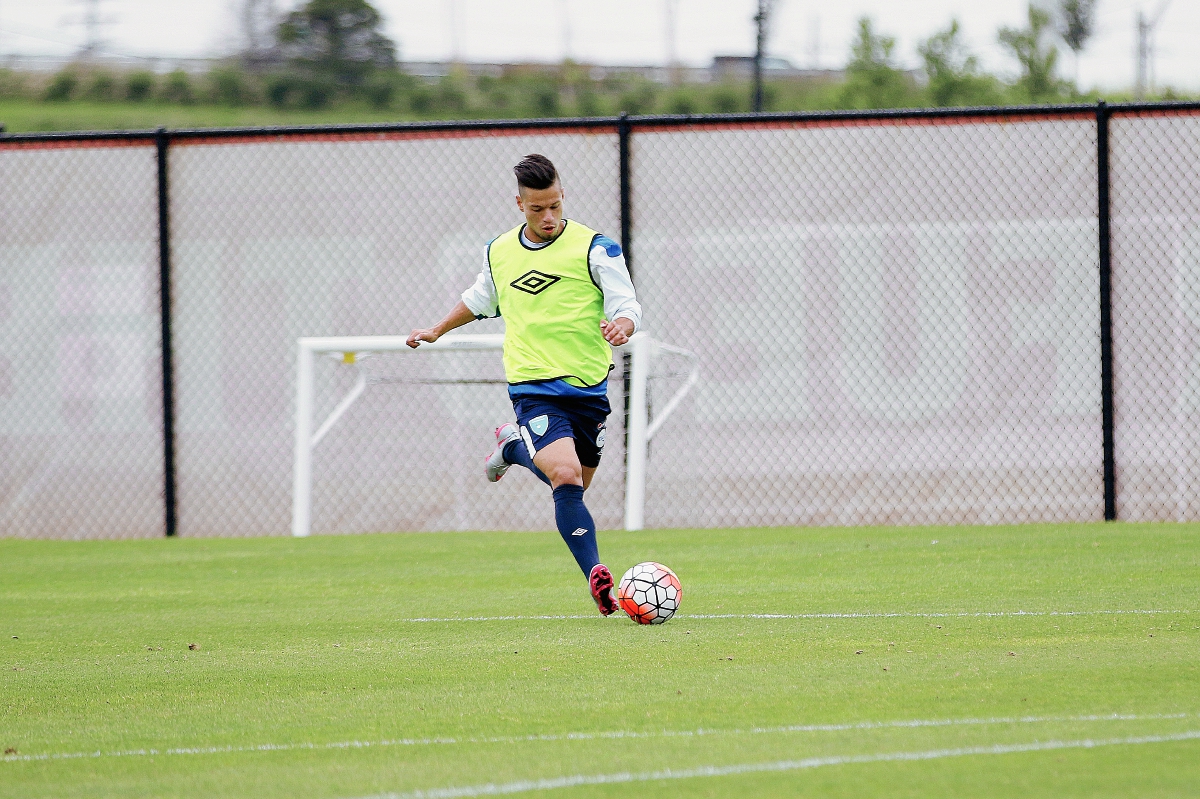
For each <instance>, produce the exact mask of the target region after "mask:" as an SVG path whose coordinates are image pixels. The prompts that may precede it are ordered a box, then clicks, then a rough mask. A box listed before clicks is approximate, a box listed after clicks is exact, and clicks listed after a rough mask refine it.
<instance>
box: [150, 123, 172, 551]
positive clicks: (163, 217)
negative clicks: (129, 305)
mask: <svg viewBox="0 0 1200 799" xmlns="http://www.w3.org/2000/svg"><path fill="white" fill-rule="evenodd" d="M154 138H155V145H156V149H157V152H158V291H159V307H160V321H161V334H162V381H163V382H162V403H163V505H164V507H165V510H166V527H167V535H168V536H174V535H175V533H176V532H177V528H176V515H175V369H174V363H173V361H172V358H171V195H170V191H169V188H170V187H169V185H168V171H167V154H168V150H169V148H170V146H171V137H170V136H169V135H168V134H167V130H166V128H159V129H158V133H157V134H156V135H155V137H154Z"/></svg>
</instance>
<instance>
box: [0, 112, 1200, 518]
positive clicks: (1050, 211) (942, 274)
mask: <svg viewBox="0 0 1200 799" xmlns="http://www.w3.org/2000/svg"><path fill="white" fill-rule="evenodd" d="M1197 111H1198V109H1196V108H1193V107H1191V106H1178V107H1153V106H1141V107H1137V106H1120V107H1116V108H1113V109H1105V108H1100V109H1087V108H1082V109H1081V108H1070V109H1052V110H1044V111H1012V110H1011V109H1010V110H1006V111H1004V112H978V113H970V112H964V113H957V114H953V113H951V114H947V113H938V114H922V113H920V112H910V113H904V114H874V115H871V114H865V115H861V114H860V115H855V114H840V115H839V114H823V115H797V116H787V117H784V116H779V117H746V118H741V119H720V118H698V119H697V118H693V119H687V120H684V119H672V118H651V117H639V118H634V119H632V120H592V121H586V122H585V121H579V122H575V123H557V124H552V123H540V124H528V123H521V124H509V125H506V124H495V123H463V124H458V125H455V124H445V125H429V126H411V125H410V126H395V127H391V128H373V129H329V130H320V131H311V130H310V131H284V132H279V131H253V130H246V131H236V132H207V133H206V132H173V133H169V134H164V135H160V136H159V137H158V138H157V139H156V137H155V136H154V135H152V134H150V135H132V134H130V135H123V136H94V137H86V136H51V135H47V136H36V135H27V136H7V137H3V138H0V187H2V189H0V535H4V536H18V537H36V538H130V537H153V536H160V535H163V534H164V532H165V531H166V529H167V527H166V525H167V522H166V521H165V520H166V518H167V513H166V503H167V498H168V497H170V496H171V494H172V491H168V490H167V489H166V487H167V486H168V485H169V486H171V487H172V490H173V494H174V517H175V522H174V523H175V531H176V532H177V533H178V534H179V535H183V536H218V535H283V534H287V532H288V531H289V527H290V513H291V485H292V483H291V479H292V446H293V430H294V427H293V414H294V403H295V360H296V352H295V349H296V348H295V341H296V338H298V337H300V336H331V335H374V334H392V335H402V334H406V333H407V332H408V331H409V330H410V329H411V328H413V327H418V326H426V325H429V324H432V323H433V322H434V321H436V320H437V319H438V318H440V317H441V316H442V315H443V314H444V313H445V311H446V310H447V309H448V308H449V307H450V306H451V305H452V304H453V303H454V302H455V301H456V300H457V297H458V294H459V293H460V292H461V291H462V289H464V288H465V287H466V286H467V285H469V284H470V282H471V281H472V280H473V279H474V277H475V275H476V274H477V273H478V272H479V270H480V269H481V268H484V266H485V263H486V260H485V248H486V245H487V242H488V241H489V240H490V239H491V238H494V237H495V236H496V235H498V234H499V233H501V232H503V231H504V230H507V229H509V228H511V227H513V226H514V225H516V224H517V223H518V222H519V221H520V216H519V215H518V212H517V209H516V207H515V203H514V201H513V194H514V186H513V178H512V174H511V167H512V165H513V164H515V163H516V162H517V160H519V159H520V158H521V157H522V156H523V155H525V154H527V153H530V152H542V153H545V154H546V155H548V156H550V157H551V158H552V159H553V160H554V161H555V162H556V164H557V165H558V167H559V169H560V172H561V174H562V176H563V183H564V189H565V192H566V204H567V215H568V217H570V218H575V219H578V220H579V221H580V222H583V223H585V224H587V225H589V226H591V227H594V228H596V229H598V230H601V231H603V232H606V233H608V234H609V235H610V236H612V237H613V238H622V239H623V240H624V243H625V244H626V245H627V250H628V255H629V256H630V262H631V267H632V272H633V278H634V282H635V284H636V285H637V288H638V291H639V299H640V300H641V302H642V304H643V307H644V310H645V324H646V329H647V330H648V331H649V332H650V333H651V334H652V335H654V336H655V337H656V338H659V339H661V340H663V341H666V342H668V343H671V344H675V345H678V346H682V347H686V348H688V349H690V350H693V351H694V352H695V353H696V354H697V355H698V356H699V360H700V370H701V371H700V375H701V378H700V382H699V384H698V385H697V387H696V388H695V389H694V390H693V392H692V393H691V394H690V395H689V397H688V399H687V400H685V402H684V403H683V405H682V406H681V407H680V409H679V411H678V412H677V415H676V416H675V417H673V418H672V419H670V420H669V421H668V422H667V424H666V425H665V426H664V427H663V428H662V430H661V432H660V433H659V435H658V436H657V437H656V438H655V439H654V441H653V442H652V443H651V447H650V455H649V464H648V481H647V490H646V522H647V525H648V526H650V527H706V526H756V525H787V524H942V523H944V524H952V523H1005V522H1031V521H1082V520H1098V519H1103V518H1105V517H1106V515H1107V516H1109V517H1112V516H1113V515H1114V512H1115V515H1116V517H1117V518H1122V519H1130V520H1148V519H1174V520H1195V519H1198V518H1200V499H1197V498H1196V497H1195V493H1196V492H1195V490H1194V487H1195V486H1197V485H1200V466H1198V465H1197V458H1198V456H1200V434H1198V433H1197V430H1196V428H1197V424H1196V423H1197V421H1200V344H1198V343H1197V342H1200V155H1197V153H1200V147H1197V145H1198V144H1200V114H1198V113H1197ZM156 145H162V146H159V147H156ZM167 145H169V146H167ZM160 159H162V160H161V162H160ZM160 163H161V166H163V167H164V169H163V170H162V171H161V173H160V171H159V166H160ZM160 192H161V195H160ZM160 196H162V197H165V198H166V200H167V202H166V205H162V206H160V204H159V198H160ZM623 198H624V199H625V200H627V201H628V202H623ZM160 231H166V238H165V240H162V239H160V235H161V233H160ZM164 241H165V243H166V244H167V245H169V246H168V247H166V248H163V247H161V246H160V245H161V244H163V243H164ZM164 258H165V260H164ZM164 263H165V264H166V266H167V269H165V270H163V269H162V266H163V265H164ZM164 278H165V281H164ZM1109 281H1111V282H1110V283H1109ZM1110 285H1111V291H1109V286H1110ZM167 287H169V289H170V294H169V295H165V294H164V291H163V290H164V288H167ZM164 296H169V303H168V304H167V305H166V306H165V309H164V306H163V304H162V298H163V297H164ZM164 310H165V311H166V312H165V313H164ZM1109 310H1111V315H1110V314H1109ZM1110 320H1111V323H1110ZM473 329H474V331H475V332H500V331H502V330H503V322H502V320H499V319H497V320H486V321H482V322H476V323H475V324H474V326H473ZM163 331H165V332H166V336H167V340H168V341H169V343H170V352H171V354H172V357H171V359H170V362H169V364H168V367H169V368H167V369H166V371H165V372H164V359H163V357H162V354H163V341H164V338H163ZM1110 343H1111V346H1109V344H1110ZM362 368H363V369H364V370H365V373H366V374H367V375H368V377H369V381H368V382H369V384H370V385H369V387H368V389H367V391H366V393H365V394H364V395H363V398H362V399H361V400H360V401H359V403H358V404H356V405H355V406H354V407H353V408H352V409H351V410H350V411H349V413H347V415H346V416H345V418H343V420H342V421H341V422H339V424H338V425H337V426H336V427H335V428H333V430H332V431H331V432H330V433H329V435H328V436H327V437H326V439H325V440H323V441H322V442H321V443H320V444H319V445H318V447H317V449H316V452H315V457H314V495H313V496H314V501H313V514H314V515H313V529H314V531H315V532H358V531H374V530H446V529H552V528H553V517H552V514H551V512H550V510H549V507H550V506H549V503H548V502H546V501H545V499H546V497H544V496H542V495H541V492H542V491H544V489H543V488H542V487H541V484H540V483H537V482H536V481H535V480H534V479H533V478H532V477H531V476H530V475H528V474H524V473H521V470H514V472H513V473H512V474H511V475H510V476H509V477H508V478H506V479H505V480H504V481H502V482H501V483H500V484H497V485H491V484H488V483H486V482H485V481H484V479H483V476H482V468H481V462H482V459H483V455H485V454H486V453H487V452H488V451H489V449H490V435H491V429H492V428H494V427H495V426H496V425H498V424H500V423H501V422H503V421H505V420H506V419H508V418H510V416H511V407H510V406H509V405H508V402H507V396H506V392H505V390H504V385H503V374H502V370H501V369H500V364H499V357H498V355H496V354H495V353H461V354H438V355H434V354H403V355H389V356H377V357H374V358H371V359H367V360H366V361H364V362H363V364H362ZM622 368H623V365H622V363H621V360H620V359H618V362H617V369H616V371H615V372H614V374H613V377H612V379H611V380H610V400H611V402H612V405H613V408H614V413H613V416H612V417H611V419H610V425H609V427H610V434H609V436H608V440H609V442H610V443H609V445H608V447H607V449H606V452H605V458H604V462H603V463H602V465H601V470H600V474H599V475H598V478H597V482H596V486H595V488H593V489H591V491H590V492H589V505H590V507H591V508H592V509H593V512H594V513H595V515H596V518H597V522H598V523H599V525H600V526H601V527H610V528H611V527H616V526H619V525H620V522H621V518H622V511H623V496H624V485H623V460H624V452H623V448H622V440H623V437H624V436H623V432H624V431H623V418H622V409H623V407H624V399H625V383H624V380H623V374H622ZM683 374H684V371H683V370H681V369H678V368H676V365H674V364H672V363H671V362H670V360H669V359H665V360H664V362H663V363H661V364H656V366H655V369H654V370H653V371H652V380H651V400H652V403H651V407H652V411H653V408H654V407H655V406H658V407H661V405H662V404H663V403H664V402H665V401H666V399H667V398H668V397H669V396H670V395H671V393H672V392H673V391H674V389H675V388H677V387H678V385H679V384H680V381H681V380H682V379H683ZM356 376H357V372H356V371H355V368H353V367H349V366H346V365H345V364H340V363H337V362H335V361H333V360H331V359H325V360H324V361H322V363H321V365H320V367H319V371H318V374H317V386H318V402H317V405H318V409H317V415H318V422H319V421H320V418H323V416H324V414H326V413H328V412H329V410H331V409H332V408H333V407H334V405H335V404H336V403H337V401H338V399H339V398H340V397H341V396H342V395H343V394H344V393H345V392H346V391H347V390H349V388H350V386H351V385H352V383H353V381H354V379H355V377H356ZM164 378H165V380H164ZM166 386H170V387H171V388H172V389H173V405H170V404H167V403H165V402H164V395H165V392H164V389H165V387H166ZM168 433H169V434H170V435H169V436H168V435H167V434H168ZM168 437H169V439H170V441H171V442H173V445H174V446H173V454H172V455H171V456H168V455H167V448H166V444H167V440H168ZM1106 464H1107V467H1108V470H1109V474H1108V479H1106Z"/></svg>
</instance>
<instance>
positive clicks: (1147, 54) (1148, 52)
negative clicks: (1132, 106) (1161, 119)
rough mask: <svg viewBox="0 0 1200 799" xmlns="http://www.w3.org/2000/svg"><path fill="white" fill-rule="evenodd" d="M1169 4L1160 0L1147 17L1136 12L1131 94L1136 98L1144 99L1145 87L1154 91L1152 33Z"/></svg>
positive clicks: (1142, 13) (1169, 1)
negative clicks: (1134, 72) (1134, 64)
mask: <svg viewBox="0 0 1200 799" xmlns="http://www.w3.org/2000/svg"><path fill="white" fill-rule="evenodd" d="M1169 5H1171V0H1162V2H1160V3H1159V4H1158V8H1157V9H1155V11H1154V14H1153V15H1152V16H1150V17H1147V16H1146V14H1145V13H1144V12H1142V11H1139V12H1138V13H1137V78H1136V80H1135V83H1134V87H1133V96H1134V97H1136V98H1137V99H1138V100H1143V99H1145V97H1146V90H1147V88H1149V90H1150V91H1154V84H1155V78H1156V75H1155V70H1154V34H1155V32H1156V30H1157V28H1158V23H1159V22H1161V21H1162V17H1163V14H1164V13H1165V12H1166V10H1167V6H1169Z"/></svg>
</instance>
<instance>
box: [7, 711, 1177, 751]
mask: <svg viewBox="0 0 1200 799" xmlns="http://www.w3.org/2000/svg"><path fill="white" fill-rule="evenodd" d="M1193 717H1194V714H1190V713H1155V714H1149V715H1135V714H1125V713H1108V714H1092V715H1086V716H1014V717H1011V718H969V719H906V720H901V721H858V722H847V723H843V724H789V725H783V726H777V727H751V728H748V729H738V728H733V729H704V728H701V729H697V730H660V731H653V732H636V731H633V730H609V731H603V732H567V733H561V734H558V735H507V736H497V737H490V738H484V737H480V738H449V737H442V738H393V739H386V740H382V741H334V742H332V743H303V742H302V743H290V744H250V745H248V746H195V747H176V748H169V749H126V750H117V751H109V752H103V751H96V752H60V753H45V754H36V755H22V754H16V755H4V756H3V757H0V760H3V761H5V762H9V761H20V762H30V761H37V760H78V759H83V758H102V757H104V758H107V757H153V756H155V755H217V754H224V753H237V752H291V751H297V750H301V751H303V750H311V751H319V750H323V749H370V748H375V747H390V746H432V745H447V744H511V743H529V742H544V741H592V740H604V739H621V738H700V737H704V736H716V735H770V734H780V733H795V732H843V731H847V730H885V729H912V728H920V727H959V726H982V725H1000V724H1053V723H1061V724H1069V723H1080V722H1099V721H1164V720H1171V719H1190V718H1193Z"/></svg>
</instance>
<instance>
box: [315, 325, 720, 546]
mask: <svg viewBox="0 0 1200 799" xmlns="http://www.w3.org/2000/svg"><path fill="white" fill-rule="evenodd" d="M503 347H504V335H503V334H502V333H483V334H449V335H445V336H442V337H441V338H439V339H438V340H437V341H435V342H432V343H430V342H425V343H422V344H421V346H420V347H418V348H416V349H413V348H411V347H409V346H408V345H407V343H406V338H405V337H404V336H323V337H306V338H300V339H297V341H296V348H297V351H298V359H299V362H298V369H297V380H296V443H295V467H294V470H293V485H292V535H294V536H301V537H303V536H307V535H308V534H309V532H310V531H311V528H312V457H313V450H314V448H315V447H316V446H317V444H318V443H320V441H321V439H323V438H324V437H325V436H326V435H327V434H328V433H329V432H330V430H332V429H333V427H334V425H336V424H337V422H338V420H340V419H341V418H342V417H343V416H344V415H345V414H346V412H347V411H348V410H350V408H351V406H353V405H354V403H355V402H356V401H357V400H358V398H359V397H361V396H362V394H363V392H365V391H366V388H367V374H366V372H365V371H364V370H363V369H362V366H361V361H362V360H363V359H364V358H366V357H369V356H371V355H373V354H377V353H385V352H398V353H411V354H414V355H420V354H427V353H432V352H440V351H446V350H451V351H459V352H462V351H472V350H474V351H479V350H496V351H499V350H501V349H503ZM616 350H617V351H618V352H625V353H628V354H629V356H630V375H629V395H630V396H629V422H628V428H627V430H626V433H627V437H628V446H627V448H626V453H625V461H626V463H625V529H626V530H640V529H642V526H643V523H644V520H645V506H646V455H647V451H648V445H649V443H650V440H651V439H652V438H653V437H654V435H655V434H656V433H657V432H658V431H659V430H660V429H662V425H663V423H665V422H666V421H667V419H668V418H669V417H670V416H671V414H672V413H674V412H675V410H676V409H677V408H678V407H679V404H680V403H681V402H682V401H683V399H684V397H685V396H686V395H687V394H688V392H690V391H691V390H692V387H693V386H695V385H696V383H697V381H698V380H699V379H700V370H699V360H698V359H697V358H696V356H695V354H694V353H692V352H690V351H689V350H685V349H682V348H680V347H675V346H672V345H670V344H665V343H663V342H661V341H657V340H655V339H653V338H651V337H650V336H648V335H647V334H645V333H636V334H634V336H633V337H632V338H631V339H630V340H629V343H628V344H625V345H623V346H621V347H618V348H616ZM660 352H665V353H671V354H673V355H679V356H682V357H685V358H689V359H690V360H691V362H692V364H691V369H690V370H689V372H688V376H687V379H686V380H685V381H684V383H683V385H682V386H680V387H679V389H677V390H676V391H675V393H674V395H672V397H671V399H670V400H668V401H667V403H666V404H665V405H664V406H663V407H662V410H660V411H659V412H658V413H657V414H655V418H654V419H653V420H652V419H650V418H649V417H650V413H649V402H648V392H649V378H650V366H651V362H652V361H653V360H654V358H655V357H656V356H657V355H658V354H659V353H660ZM319 355H324V356H328V357H332V358H335V359H337V360H338V361H340V362H342V363H345V364H349V365H352V366H354V367H355V369H356V370H357V371H358V377H357V379H356V380H355V382H354V385H353V387H351V389H350V390H349V391H348V392H347V393H346V395H345V396H344V397H342V399H341V400H340V401H339V402H338V404H337V405H336V406H335V407H334V409H333V411H332V412H330V414H329V416H328V417H326V418H325V420H324V421H323V422H322V423H321V425H320V426H319V427H317V428H316V430H315V431H314V429H313V422H314V418H313V415H314V395H315V386H314V374H315V364H316V358H317V356H319Z"/></svg>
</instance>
